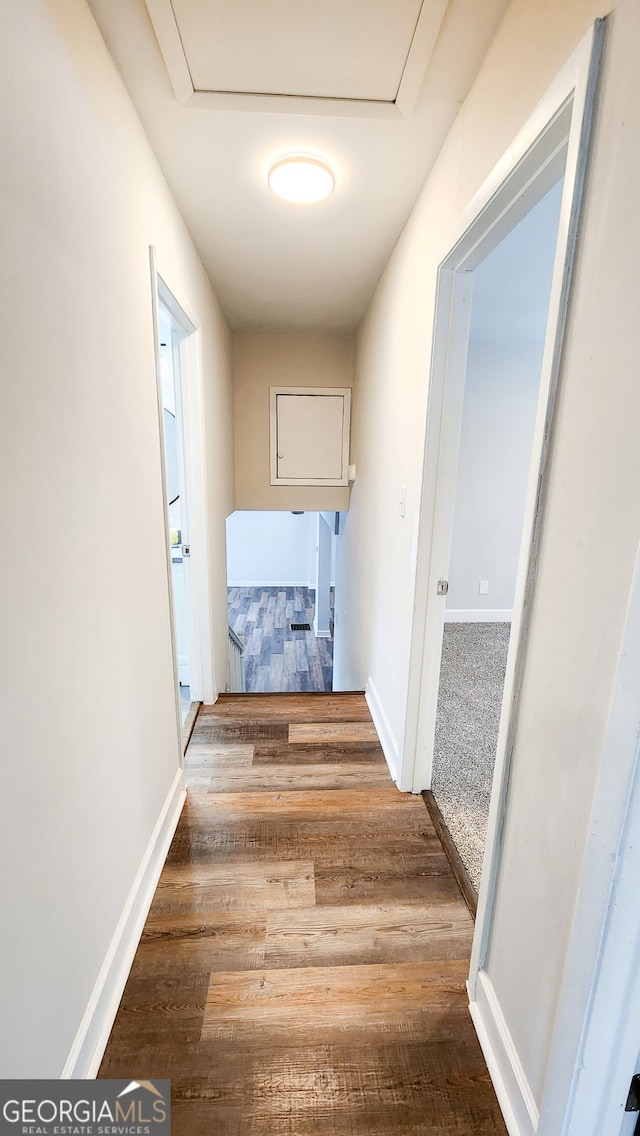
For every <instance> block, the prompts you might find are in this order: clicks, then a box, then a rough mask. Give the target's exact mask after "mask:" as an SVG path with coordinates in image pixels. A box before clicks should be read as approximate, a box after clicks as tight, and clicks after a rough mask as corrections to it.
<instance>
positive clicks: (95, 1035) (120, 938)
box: [60, 769, 186, 1080]
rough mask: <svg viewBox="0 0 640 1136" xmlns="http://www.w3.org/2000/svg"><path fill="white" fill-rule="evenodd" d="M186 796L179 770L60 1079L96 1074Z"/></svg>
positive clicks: (128, 897) (72, 1078)
mask: <svg viewBox="0 0 640 1136" xmlns="http://www.w3.org/2000/svg"><path fill="white" fill-rule="evenodd" d="M185 798H186V792H185V789H184V778H183V773H182V770H181V769H179V770H178V772H177V773H176V776H175V778H174V781H173V784H172V786H171V788H170V790H169V792H168V794H167V798H166V800H165V802H164V805H163V806H162V811H161V813H160V816H159V817H158V820H157V822H156V825H155V828H154V830H153V832H152V833H151V838H150V840H149V843H148V844H147V847H146V849H145V853H144V856H143V857H142V862H141V864H140V867H139V868H138V871H137V872H136V877H135V879H134V881H133V884H132V886H131V891H130V892H129V895H128V896H127V901H126V903H125V905H124V908H123V910H122V914H121V915H120V918H119V920H118V924H117V926H116V929H115V931H114V933H113V938H112V940H111V943H110V944H109V949H108V951H107V953H106V956H105V959H104V962H103V964H102V966H101V967H100V972H99V974H98V977H97V979H96V983H95V986H94V988H93V990H92V992H91V997H90V998H89V1002H88V1004H87V1008H86V1010H85V1012H84V1014H83V1016H82V1021H81V1022H80V1025H79V1027H78V1032H77V1033H76V1036H75V1039H74V1042H73V1045H72V1046H71V1049H70V1051H69V1056H68V1057H67V1060H66V1062H65V1065H64V1069H63V1070H62V1073H61V1074H60V1077H61V1079H62V1080H66V1079H69V1080H76V1079H83V1078H92V1077H95V1076H96V1075H97V1072H98V1069H99V1068H100V1062H101V1061H102V1057H103V1054H104V1051H105V1049H106V1046H107V1042H108V1040H109V1034H110V1033H111V1027H112V1026H113V1022H114V1019H115V1016H116V1013H117V1011H118V1006H119V1005H120V999H121V998H122V992H123V990H124V988H125V984H126V981H127V978H128V977H129V971H130V970H131V965H132V963H133V957H134V955H135V953H136V948H137V946H138V943H139V941H140V936H141V935H142V929H143V927H144V924H145V920H146V918H147V915H148V912H149V908H150V906H151V900H152V899H153V895H154V892H155V890H156V887H157V885H158V880H159V878H160V873H161V871H162V869H163V867H164V862H165V860H166V858H167V852H168V851H169V845H170V844H171V841H172V839H173V834H174V832H175V830H176V827H177V824H178V821H179V819H180V813H181V812H182V806H183V805H184V802H185Z"/></svg>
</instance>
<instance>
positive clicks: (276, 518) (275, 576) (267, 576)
mask: <svg viewBox="0 0 640 1136" xmlns="http://www.w3.org/2000/svg"><path fill="white" fill-rule="evenodd" d="M315 533H316V514H315V513H301V514H300V515H298V516H296V515H294V514H293V513H290V512H289V513H284V512H276V513H272V512H243V511H239V512H236V513H232V514H231V516H230V517H228V518H227V582H228V584H229V587H231V588H233V587H236V588H242V587H252V586H257V585H261V586H265V587H274V586H276V585H278V584H280V585H283V584H286V585H287V586H288V587H292V586H298V587H304V588H308V587H309V586H310V581H311V579H312V574H311V566H312V562H313V561H315V547H316V539H315Z"/></svg>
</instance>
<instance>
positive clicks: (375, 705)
mask: <svg viewBox="0 0 640 1136" xmlns="http://www.w3.org/2000/svg"><path fill="white" fill-rule="evenodd" d="M364 696H365V698H366V700H367V706H368V707H369V712H370V714H371V717H372V719H373V724H374V726H375V728H376V733H377V735H378V740H379V742H380V745H381V746H382V752H383V754H384V756H385V759H386V762H387V765H388V766H389V772H390V774H391V776H392V778H393V780H394V781H395V783H396V785H397V784H398V777H399V771H400V751H399V749H398V743H397V741H396V739H395V737H394V733H393V730H392V729H391V726H390V725H389V719H388V718H387V715H386V713H385V709H384V706H383V705H382V702H381V701H380V695H379V694H378V691H377V689H376V685H375V683H374V681H373V679H372V678H371V677H369V678H368V679H367V685H366V689H365V694H364Z"/></svg>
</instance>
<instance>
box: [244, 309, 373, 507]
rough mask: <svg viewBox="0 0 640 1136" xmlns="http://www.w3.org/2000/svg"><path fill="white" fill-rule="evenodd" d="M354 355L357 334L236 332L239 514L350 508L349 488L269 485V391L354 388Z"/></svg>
mask: <svg viewBox="0 0 640 1136" xmlns="http://www.w3.org/2000/svg"><path fill="white" fill-rule="evenodd" d="M353 355H354V337H353V336H352V335H342V334H337V333H326V334H323V333H319V332H274V331H237V332H234V333H233V337H232V360H233V406H234V435H235V450H236V508H237V509H305V510H306V509H309V510H322V509H328V510H336V509H347V508H348V505H349V489H348V488H347V487H341V486H327V487H324V486H296V485H286V486H285V485H270V484H269V478H270V457H269V388H270V387H272V386H291V387H351V386H353Z"/></svg>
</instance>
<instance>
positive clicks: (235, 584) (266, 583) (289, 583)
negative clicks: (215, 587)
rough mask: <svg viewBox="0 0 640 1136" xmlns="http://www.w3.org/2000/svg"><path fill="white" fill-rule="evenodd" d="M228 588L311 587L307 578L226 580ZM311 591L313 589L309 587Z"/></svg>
mask: <svg viewBox="0 0 640 1136" xmlns="http://www.w3.org/2000/svg"><path fill="white" fill-rule="evenodd" d="M227 587H228V588H311V584H310V582H309V580H227ZM311 590H312V591H313V589H312V588H311Z"/></svg>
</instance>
